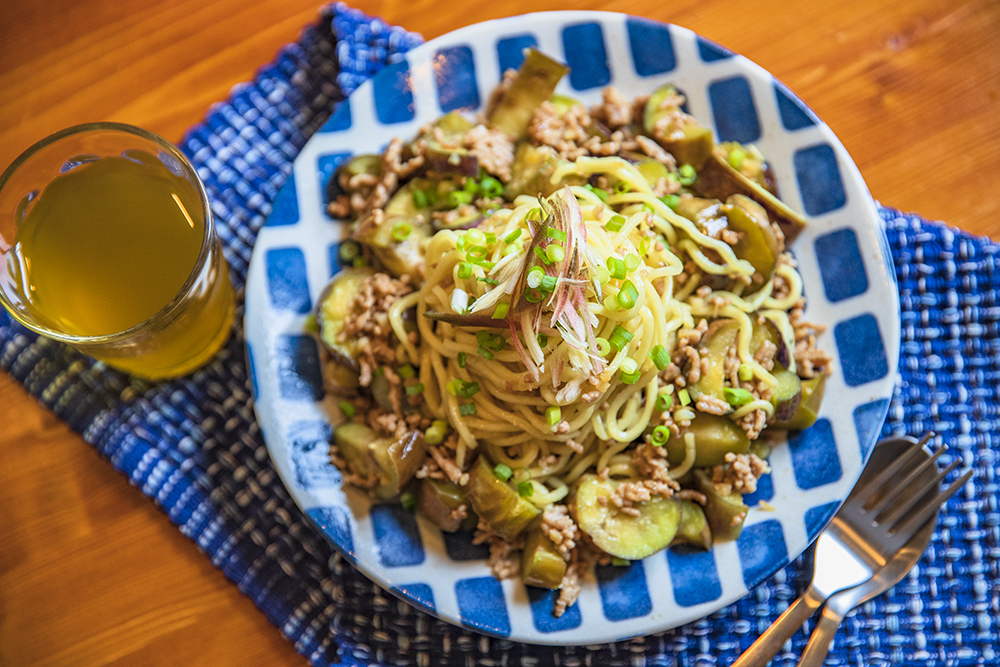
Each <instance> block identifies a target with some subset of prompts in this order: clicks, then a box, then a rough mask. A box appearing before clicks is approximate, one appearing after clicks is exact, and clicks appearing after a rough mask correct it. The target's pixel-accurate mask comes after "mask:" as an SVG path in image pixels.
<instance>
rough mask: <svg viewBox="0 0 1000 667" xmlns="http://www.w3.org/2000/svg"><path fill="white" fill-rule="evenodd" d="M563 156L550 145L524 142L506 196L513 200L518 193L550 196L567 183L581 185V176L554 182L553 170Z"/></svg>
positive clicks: (513, 166) (506, 188)
mask: <svg viewBox="0 0 1000 667" xmlns="http://www.w3.org/2000/svg"><path fill="white" fill-rule="evenodd" d="M560 162H562V160H561V158H560V157H559V156H558V155H556V153H555V151H553V150H552V149H551V148H549V147H548V146H533V145H532V144H531V143H529V142H525V143H522V144H521V145H520V146H518V148H517V153H515V154H514V164H513V165H512V166H511V178H510V180H509V181H507V184H506V185H505V186H504V197H505V198H507V199H508V200H511V201H513V199H514V198H515V197H517V196H518V195H538V196H540V197H548V196H549V195H551V194H552V193H553V192H555V191H556V190H558V189H559V188H560V187H562V186H563V185H564V184H565V185H579V184H580V183H582V180H581V179H580V178H579V177H575V176H570V177H567V178H566V179H564V180H560V181H559V182H558V183H552V182H551V177H552V172H554V171H555V170H556V167H558V166H559V163H560Z"/></svg>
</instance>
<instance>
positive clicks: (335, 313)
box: [316, 267, 375, 370]
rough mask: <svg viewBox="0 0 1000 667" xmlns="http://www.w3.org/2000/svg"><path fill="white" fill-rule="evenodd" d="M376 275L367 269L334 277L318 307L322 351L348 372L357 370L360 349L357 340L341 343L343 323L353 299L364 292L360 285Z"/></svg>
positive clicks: (341, 272) (348, 314)
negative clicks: (360, 292) (326, 352)
mask: <svg viewBox="0 0 1000 667" xmlns="http://www.w3.org/2000/svg"><path fill="white" fill-rule="evenodd" d="M374 273H375V271H373V270H372V269H370V268H366V267H358V268H351V269H344V270H342V271H340V272H339V273H338V274H337V275H335V276H334V277H333V280H331V281H330V284H329V285H327V287H326V289H325V290H324V291H323V294H322V295H321V296H320V298H319V304H318V306H317V307H316V321H317V323H318V324H319V337H320V340H321V341H322V343H323V347H325V348H326V349H327V351H329V352H330V354H332V355H333V357H334V359H335V360H336V361H337V362H338V363H339V364H342V365H344V366H347V367H348V368H351V369H354V370H356V369H357V362H356V358H357V352H358V350H357V346H358V342H357V341H356V340H354V339H350V338H348V339H346V340H338V339H339V337H340V333H341V331H343V330H344V323H345V322H346V321H347V318H348V317H350V315H351V310H352V307H353V305H354V297H355V296H357V294H358V291H359V290H360V289H361V283H362V281H364V280H365V279H366V278H369V277H371V276H372V275H374Z"/></svg>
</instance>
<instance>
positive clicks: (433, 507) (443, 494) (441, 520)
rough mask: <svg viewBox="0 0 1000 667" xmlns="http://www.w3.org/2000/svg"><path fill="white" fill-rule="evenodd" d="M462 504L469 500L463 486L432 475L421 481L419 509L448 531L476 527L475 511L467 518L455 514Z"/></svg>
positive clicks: (418, 500) (418, 496) (418, 498)
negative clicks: (432, 477)
mask: <svg viewBox="0 0 1000 667" xmlns="http://www.w3.org/2000/svg"><path fill="white" fill-rule="evenodd" d="M462 505H466V506H468V501H466V499H465V493H464V492H463V491H462V488H461V487H460V486H458V485H457V484H454V483H452V482H449V481H447V480H442V479H431V478H430V477H428V478H426V479H423V480H421V481H420V491H419V493H418V495H417V510H418V511H419V512H420V513H421V514H422V515H423V516H425V517H427V518H428V519H429V520H430V521H431V523H433V524H434V525H435V526H437V527H438V528H440V529H441V530H443V531H445V532H446V533H454V532H455V531H457V530H463V529H465V530H472V529H473V528H475V527H476V515H475V514H474V513H473V512H471V511H469V513H468V516H467V517H466V518H465V519H459V518H457V517H455V516H454V512H455V510H457V509H458V508H459V507H461V506H462Z"/></svg>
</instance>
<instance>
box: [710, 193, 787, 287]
mask: <svg viewBox="0 0 1000 667" xmlns="http://www.w3.org/2000/svg"><path fill="white" fill-rule="evenodd" d="M722 210H723V212H724V213H725V215H726V221H727V222H728V226H729V229H731V230H733V231H736V232H739V234H740V240H739V241H738V242H737V243H736V244H735V245H734V246H733V252H734V253H735V254H736V256H737V257H739V258H740V259H745V260H746V261H748V262H750V264H751V265H753V268H754V269H756V271H757V273H759V274H760V277H759V278H755V279H754V282H753V283H751V285H750V287H748V288H747V294H751V293H753V292H756V291H757V290H758V289H760V288H761V287H762V286H763V285H765V284H766V283H767V282H768V281H770V280H771V278H772V277H773V276H774V267H775V266H776V265H777V262H778V255H779V254H780V253H781V247H780V246H779V244H778V239H777V237H776V236H775V235H774V230H773V229H771V223H770V221H769V220H768V219H767V214H766V213H765V212H764V210H763V209H762V208H761V207H760V206H759V205H758V204H757V203H756V202H755V201H754V200H752V199H750V198H749V197H746V196H744V195H733V196H731V197H729V198H728V199H727V200H726V204H725V206H723V207H722Z"/></svg>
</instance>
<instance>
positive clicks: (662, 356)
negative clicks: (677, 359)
mask: <svg viewBox="0 0 1000 667" xmlns="http://www.w3.org/2000/svg"><path fill="white" fill-rule="evenodd" d="M649 358H650V359H652V360H653V363H654V364H656V368H657V370H661V371H662V370H663V369H664V368H666V367H667V364H669V363H670V353H669V352H667V349H666V348H665V347H663V346H662V345H654V346H653V349H652V350H650V351H649Z"/></svg>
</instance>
